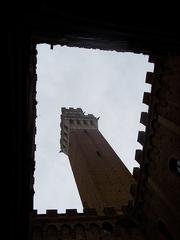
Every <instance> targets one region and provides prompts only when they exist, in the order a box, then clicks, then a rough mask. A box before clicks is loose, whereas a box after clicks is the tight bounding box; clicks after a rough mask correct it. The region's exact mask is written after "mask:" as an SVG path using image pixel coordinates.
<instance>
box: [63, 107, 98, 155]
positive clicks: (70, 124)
mask: <svg viewBox="0 0 180 240" xmlns="http://www.w3.org/2000/svg"><path fill="white" fill-rule="evenodd" d="M61 112H62V114H61V124H60V127H61V139H60V148H61V152H63V153H65V154H67V155H68V148H69V135H70V132H71V130H73V129H98V119H99V118H96V117H95V116H94V115H93V114H87V115H85V112H83V111H82V109H81V108H71V107H70V108H64V107H63V108H61Z"/></svg>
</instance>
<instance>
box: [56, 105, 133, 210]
mask: <svg viewBox="0 0 180 240" xmlns="http://www.w3.org/2000/svg"><path fill="white" fill-rule="evenodd" d="M60 145H61V152H64V153H65V154H67V155H68V157H69V161H70V164H71V168H72V171H73V174H74V177H75V181H76V184H77V187H78V190H79V194H80V197H81V201H82V204H83V207H84V208H96V210H97V212H98V213H99V214H102V213H103V209H104V208H105V207H114V208H115V209H117V210H121V207H122V206H124V205H127V203H128V201H129V200H130V199H131V195H130V185H131V184H132V183H133V177H132V175H131V173H130V172H129V171H128V169H127V168H126V167H125V165H124V164H123V163H122V161H121V160H120V158H119V157H118V156H117V154H116V153H115V152H114V150H113V149H112V147H111V146H110V145H109V143H108V142H107V141H106V139H105V138H104V137H103V135H102V134H101V132H100V131H99V130H98V118H96V117H95V116H93V115H92V114H88V115H85V114H84V112H83V111H82V109H81V108H77V109H74V108H69V109H66V108H62V115H61V140H60Z"/></svg>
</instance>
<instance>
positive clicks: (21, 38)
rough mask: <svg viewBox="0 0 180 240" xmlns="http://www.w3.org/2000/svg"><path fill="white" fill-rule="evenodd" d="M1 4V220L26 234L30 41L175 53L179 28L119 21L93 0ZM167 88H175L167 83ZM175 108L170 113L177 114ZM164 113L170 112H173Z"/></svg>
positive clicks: (18, 235) (16, 233)
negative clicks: (4, 134) (79, 6)
mask: <svg viewBox="0 0 180 240" xmlns="http://www.w3.org/2000/svg"><path fill="white" fill-rule="evenodd" d="M3 9H5V14H7V16H8V19H9V21H8V22H7V26H6V31H5V34H4V35H5V36H6V37H7V43H8V51H7V56H8V61H7V62H8V70H7V72H6V74H7V77H6V79H5V80H6V81H4V82H5V85H6V88H5V89H8V93H10V98H9V99H6V100H8V105H7V106H8V109H9V117H8V120H10V121H7V122H8V124H7V127H6V128H7V129H8V130H9V131H10V139H11V142H10V145H9V142H8V152H7V154H8V161H6V163H5V165H6V166H5V168H3V169H8V171H7V172H8V183H7V185H6V189H8V191H7V194H6V197H5V205H4V206H6V209H8V214H6V215H8V216H10V220H9V221H8V223H7V224H6V225H8V228H9V229H10V231H9V232H10V235H11V239H28V238H29V227H30V222H29V214H30V213H31V212H32V201H33V199H32V197H33V169H34V162H33V155H34V149H35V146H34V133H35V108H34V107H35V104H36V103H35V81H36V75H35V62H36V60H35V55H36V53H35V44H36V43H49V44H52V45H53V44H61V45H68V46H78V47H87V48H99V49H109V50H117V51H130V52H136V53H146V54H150V53H154V54H156V55H159V56H162V55H163V56H167V55H169V54H175V55H177V54H179V52H180V41H179V40H180V39H179V35H180V34H179V31H180V30H179V28H177V27H176V25H175V23H174V22H173V21H171V24H170V25H169V24H167V22H164V21H162V22H161V21H160V22H156V24H153V23H152V24H148V25H147V24H145V25H143V24H142V22H141V23H140V24H139V23H137V22H135V21H132V22H130V23H127V22H124V21H122V15H121V14H117V13H118V11H116V13H115V14H112V15H113V16H112V17H110V14H108V11H98V10H94V11H93V12H92V11H91V10H93V9H95V8H94V6H93V8H92V7H91V8H90V7H88V9H89V10H90V11H88V10H87V8H85V9H84V10H83V11H82V10H75V9H73V11H72V10H70V8H67V9H64V8H62V6H59V5H56V4H53V3H52V2H49V3H47V2H45V1H40V2H35V1H28V3H24V4H23V3H21V4H18V3H17V2H16V3H15V4H14V5H13V4H12V5H7V7H6V8H3ZM112 9H115V6H113V7H112ZM117 9H118V8H117ZM109 11H110V10H109ZM111 13H113V12H111ZM127 14H128V12H127ZM174 15H175V14H174ZM168 20H169V21H170V19H169V18H168ZM173 20H174V18H173ZM172 23H173V24H172ZM174 61H176V60H174ZM177 76H179V73H177ZM177 78H178V77H177ZM178 79H179V78H178ZM178 79H176V80H175V81H176V82H177V81H178ZM172 89H173V90H172V91H175V89H174V88H173V86H172ZM167 98H168V99H170V98H171V97H170V96H167ZM159 111H161V110H159ZM177 114H178V112H177ZM177 114H176V113H175V117H173V119H174V118H176V119H177ZM170 116H171V118H172V116H173V115H172V114H170ZM173 119H169V120H170V121H173ZM9 122H10V124H9ZM9 202H10V203H9Z"/></svg>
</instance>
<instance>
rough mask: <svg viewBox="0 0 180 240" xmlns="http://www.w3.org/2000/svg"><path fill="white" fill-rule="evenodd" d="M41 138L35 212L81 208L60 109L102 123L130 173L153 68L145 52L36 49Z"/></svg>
mask: <svg viewBox="0 0 180 240" xmlns="http://www.w3.org/2000/svg"><path fill="white" fill-rule="evenodd" d="M37 50H38V56H37V59H38V62H37V75H38V80H37V101H38V104H37V115H38V117H37V120H36V126H37V134H36V146H37V150H36V152H35V161H36V170H35V185H34V189H35V196H34V209H38V213H45V212H46V209H58V212H59V213H60V212H61V213H63V212H65V210H66V209H70V208H76V209H77V210H78V212H82V204H81V201H80V197H79V194H78V191H77V187H76V183H75V180H74V177H73V173H72V170H71V167H70V164H69V160H68V157H67V156H66V155H65V154H64V153H59V151H60V144H59V141H60V114H61V108H62V107H67V108H69V107H74V108H78V107H80V108H82V110H83V111H85V112H86V114H94V115H95V116H96V117H100V119H99V130H100V131H101V133H102V134H103V135H104V137H105V138H106V140H107V141H108V142H109V143H110V145H111V146H112V147H113V149H114V150H115V152H116V153H117V154H118V156H119V157H120V158H121V160H122V161H123V162H124V164H125V165H126V166H127V168H128V169H129V171H130V172H132V170H133V167H136V166H138V164H137V162H136V161H135V160H134V158H135V150H136V149H142V147H141V145H140V144H139V143H138V142H137V135H138V131H140V130H144V126H143V125H142V124H140V114H141V112H142V111H147V110H148V107H147V106H146V105H145V104H143V103H142V99H143V93H144V92H145V91H148V92H150V91H151V86H150V85H149V84H145V77H146V72H147V71H153V68H154V65H153V64H151V63H149V62H148V56H147V55H143V54H132V53H118V52H115V51H100V50H92V49H82V48H69V47H61V46H55V47H54V49H53V50H51V49H50V46H49V45H47V44H41V45H38V47H37Z"/></svg>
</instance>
